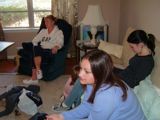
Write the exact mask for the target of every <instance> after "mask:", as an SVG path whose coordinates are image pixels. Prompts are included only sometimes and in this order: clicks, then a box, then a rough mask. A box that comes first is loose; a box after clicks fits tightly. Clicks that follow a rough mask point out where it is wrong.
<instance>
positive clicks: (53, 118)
mask: <svg viewBox="0 0 160 120" xmlns="http://www.w3.org/2000/svg"><path fill="white" fill-rule="evenodd" d="M46 118H47V119H46V120H64V118H63V116H62V115H61V114H52V115H47V116H46Z"/></svg>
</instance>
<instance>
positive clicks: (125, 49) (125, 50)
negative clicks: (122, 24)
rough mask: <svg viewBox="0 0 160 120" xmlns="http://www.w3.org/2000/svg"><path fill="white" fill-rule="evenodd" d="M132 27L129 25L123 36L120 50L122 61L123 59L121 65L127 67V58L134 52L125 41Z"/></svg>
mask: <svg viewBox="0 0 160 120" xmlns="http://www.w3.org/2000/svg"><path fill="white" fill-rule="evenodd" d="M133 31H134V29H133V28H131V27H129V28H128V29H127V31H126V34H125V37H124V39H123V44H122V45H123V52H122V61H123V66H124V67H127V66H128V62H129V59H130V58H131V57H133V56H134V54H135V53H134V52H133V51H132V50H131V48H130V47H129V44H128V42H127V39H128V36H129V35H130V33H131V32H133Z"/></svg>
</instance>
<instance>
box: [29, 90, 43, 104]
mask: <svg viewBox="0 0 160 120" xmlns="http://www.w3.org/2000/svg"><path fill="white" fill-rule="evenodd" d="M26 95H27V97H29V98H30V99H31V100H33V101H34V103H35V104H36V105H37V106H40V105H42V98H41V97H40V96H39V95H38V94H35V93H33V92H28V93H26Z"/></svg>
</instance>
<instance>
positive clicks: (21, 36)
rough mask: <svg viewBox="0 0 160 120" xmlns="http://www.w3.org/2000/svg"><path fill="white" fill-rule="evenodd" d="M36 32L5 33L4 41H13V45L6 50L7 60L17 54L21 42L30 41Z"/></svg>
mask: <svg viewBox="0 0 160 120" xmlns="http://www.w3.org/2000/svg"><path fill="white" fill-rule="evenodd" d="M36 33H37V30H29V31H26V30H17V31H14V32H13V31H5V39H6V41H14V42H15V44H14V45H12V46H11V47H9V48H8V49H7V54H8V57H9V58H11V59H12V58H13V57H14V56H15V55H16V54H17V49H16V48H17V47H20V46H21V44H22V42H29V41H32V39H33V37H34V36H35V35H36Z"/></svg>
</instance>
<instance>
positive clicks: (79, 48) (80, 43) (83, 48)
mask: <svg viewBox="0 0 160 120" xmlns="http://www.w3.org/2000/svg"><path fill="white" fill-rule="evenodd" d="M83 42H84V41H81V40H77V42H76V62H77V64H79V62H80V58H81V54H80V53H81V51H83V52H84V54H85V53H86V52H88V51H90V50H95V49H97V48H98V46H94V47H93V46H92V47H89V46H84V44H83Z"/></svg>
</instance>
